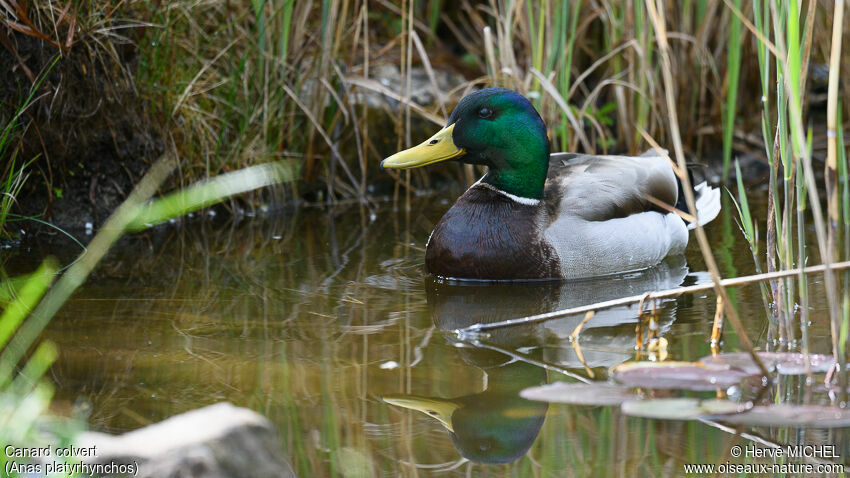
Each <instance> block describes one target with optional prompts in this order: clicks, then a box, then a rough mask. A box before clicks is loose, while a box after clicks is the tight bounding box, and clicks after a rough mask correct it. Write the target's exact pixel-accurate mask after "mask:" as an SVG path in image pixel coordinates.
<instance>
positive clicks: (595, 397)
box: [519, 382, 637, 405]
mask: <svg viewBox="0 0 850 478" xmlns="http://www.w3.org/2000/svg"><path fill="white" fill-rule="evenodd" d="M519 396H520V397H522V398H525V399H528V400H536V401H539V402H550V403H569V404H572V405H619V404H621V403H623V402H626V401H629V400H634V399H635V398H637V397H636V396H635V394H634V393H633V392H631V391H630V389H629V387H624V386H622V385H617V384H614V383H608V382H591V383H567V382H555V383H552V384H549V385H542V386H540V387H529V388H526V389H525V390H523V391H521V392H519Z"/></svg>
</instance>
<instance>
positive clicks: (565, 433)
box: [5, 194, 850, 476]
mask: <svg viewBox="0 0 850 478" xmlns="http://www.w3.org/2000/svg"><path fill="white" fill-rule="evenodd" d="M452 200H453V195H450V194H447V195H444V196H441V197H431V198H425V199H416V200H414V202H413V204H412V205H411V207H410V208H409V209H408V208H404V207H399V208H394V207H393V204H392V203H391V202H386V203H383V204H381V205H379V207H378V209H376V210H374V211H371V212H370V211H368V210H365V209H362V208H360V207H358V206H347V207H336V208H332V209H322V208H304V209H301V210H299V211H297V212H295V213H293V214H287V215H281V216H277V217H272V218H263V219H252V220H250V221H242V222H230V221H226V220H221V219H218V220H211V219H206V218H204V219H201V218H195V219H190V220H187V221H186V222H185V223H184V224H183V225H182V226H179V227H177V226H167V227H162V228H159V229H156V230H154V231H149V232H147V233H144V234H139V235H136V236H133V237H129V238H125V239H123V240H122V241H121V242H119V243H118V244H117V245H116V247H115V248H114V249H113V250H112V251H111V252H110V254H109V255H108V256H107V258H106V259H105V260H104V262H103V263H102V264H101V265H100V266H99V268H98V269H97V270H96V272H95V274H94V275H93V276H92V278H91V279H90V280H89V281H88V282H87V283H86V285H85V286H84V287H83V288H82V289H81V290H79V291H78V292H77V293H76V294H75V295H74V297H73V299H72V300H71V301H70V302H69V303H68V304H66V306H65V307H64V308H63V309H62V310H61V312H60V313H59V315H58V316H57V317H56V318H55V320H54V321H53V322H52V323H51V325H50V327H49V329H48V330H47V332H46V337H47V338H49V339H50V340H52V341H54V342H55V343H57V344H58V345H59V347H60V351H61V355H60V358H59V360H58V361H57V363H56V364H55V365H54V367H53V369H52V379H53V380H54V382H55V384H56V388H57V399H56V401H55V403H54V407H55V408H56V409H57V410H58V411H60V412H62V413H71V410H76V411H78V412H79V411H80V410H82V411H84V412H86V413H88V414H89V418H88V421H89V425H90V427H91V428H92V429H95V430H104V431H109V432H121V431H126V430H131V429H134V428H138V427H141V426H144V425H147V424H150V423H153V422H156V421H160V420H162V419H164V418H167V417H169V416H172V415H174V414H177V413H180V412H184V411H187V410H191V409H195V408H198V407H200V406H204V405H208V404H212V403H216V402H220V401H230V402H232V403H234V404H236V405H240V406H244V407H248V408H251V409H254V410H257V411H258V412H260V413H262V414H263V415H265V416H267V417H268V418H269V419H270V420H271V421H272V422H273V423H274V424H275V425H276V426H277V428H278V430H279V432H280V436H281V441H282V444H283V447H284V449H285V452H286V453H287V454H288V458H289V460H290V462H291V463H292V465H293V468H294V469H295V470H296V472H297V473H298V474H299V476H336V475H342V476H430V475H438V476H490V475H492V476H506V475H507V476H572V475H578V476H614V475H618V476H658V475H669V476H677V475H681V474H683V465H684V464H686V463H726V462H727V461H729V462H732V463H746V462H752V461H759V460H755V459H751V458H750V459H748V458H746V457H740V458H735V457H733V456H732V455H731V454H730V450H732V447H733V446H734V445H741V446H747V445H748V444H749V445H752V443H753V442H752V441H750V439H748V438H743V437H742V436H740V435H736V434H735V433H734V432H731V431H730V430H729V429H724V428H723V427H720V426H717V425H713V424H707V423H701V422H695V421H690V422H684V421H661V420H650V419H642V418H632V417H627V416H625V415H623V414H622V413H621V411H620V410H619V408H617V407H588V406H570V405H562V404H546V403H543V402H533V401H528V400H525V399H522V398H519V396H518V393H519V391H520V390H522V389H524V388H526V387H532V386H536V385H540V384H544V383H551V382H555V381H568V382H574V381H576V379H575V378H574V377H575V376H576V375H578V376H581V377H588V376H589V375H590V374H592V375H593V376H594V377H595V378H596V379H604V378H605V377H606V376H607V373H608V369H609V368H610V367H611V366H613V365H616V364H619V363H621V362H624V361H627V360H630V359H634V358H636V357H638V356H639V354H638V352H636V351H635V325H636V321H637V316H638V311H637V308H636V307H632V308H626V307H621V308H617V309H612V310H609V311H605V312H600V313H599V314H598V315H597V316H596V317H594V318H592V319H591V320H590V321H589V322H588V323H587V324H586V325H585V328H584V330H583V332H582V335H581V339H580V345H581V349H577V348H575V347H574V346H573V345H572V343H571V342H570V340H569V335H570V333H571V332H572V331H573V329H574V328H575V327H576V325H577V324H578V323H579V321H580V320H581V318H582V317H567V318H563V319H558V320H553V321H549V322H546V323H542V324H537V325H533V326H526V327H516V328H506V329H501V330H497V331H495V332H493V333H492V334H491V335H490V336H489V337H488V338H486V339H484V340H482V341H481V342H479V343H476V344H472V343H466V342H462V341H460V340H459V339H458V337H457V336H456V335H454V334H452V333H451V332H450V331H451V330H452V329H456V328H459V327H464V326H467V325H470V324H473V323H476V322H492V321H496V320H503V319H507V318H516V317H522V316H527V315H531V314H535V313H540V312H548V311H551V310H556V309H562V308H566V307H572V306H578V305H584V304H589V303H593V302H598V301H601V300H608V299H612V298H617V297H622V296H631V295H636V294H640V293H642V292H645V291H650V290H660V289H667V288H672V287H677V286H680V285H690V284H697V283H705V282H707V281H708V280H709V279H708V274H707V273H706V272H704V271H705V266H704V263H703V261H702V258H701V256H700V254H699V251H698V248H697V246H696V241H695V239H693V237H692V240H691V244H690V245H689V247H688V250H687V253H686V257H684V258H674V259H673V260H668V261H667V262H665V263H664V264H663V265H662V266H660V267H658V268H655V269H652V270H650V271H646V272H643V273H636V274H630V275H627V276H622V277H607V278H602V279H597V280H586V281H571V282H564V283H554V282H551V283H534V284H512V285H511V284H501V285H470V284H452V283H443V282H440V281H437V280H434V279H433V278H431V277H428V276H426V274H425V272H424V248H425V242H426V240H427V238H428V235H429V233H430V231H431V228H432V227H433V226H434V224H435V223H436V221H437V220H438V219H439V218H440V216H441V215H442V214H443V212H445V210H446V209H448V207H449V206H450V205H451V201H452ZM732 211H734V207H733V206H732V205H731V203H728V201H727V202H726V204H724V210H723V212H722V214H721V216H719V217H718V218H717V219H716V220H715V221H714V222H713V223H711V224H710V225H709V226H708V228H707V232H708V234H709V236H710V238H711V243H712V247H713V250H714V252H715V255H716V257H717V260H718V263H719V265H720V267H721V269H722V272H723V274H724V275H725V276H727V277H731V276H735V275H745V274H750V273H753V272H754V268H753V264H752V257H751V255H750V252H749V250H748V248H747V246H746V244H745V242H744V240H743V238H742V237H741V234H740V232H739V231H738V229H737V226H736V224H735V221H734V217H733V215H732ZM76 253H77V251H76V250H75V249H74V246H68V245H66V246H61V247H58V246H40V247H32V248H30V249H28V250H27V251H26V252H22V253H20V254H19V255H17V256H16V257H14V258H11V259H7V262H6V264H5V267H6V269H7V272H8V273H10V274H14V273H22V272H26V271H29V270H32V269H33V268H34V267H35V264H36V263H37V261H38V260H40V259H41V258H42V257H44V256H45V255H47V254H54V255H57V256H58V257H59V258H60V260H61V261H64V262H65V263H68V262H70V261H71V260H72V258H73V257H74V255H75V254H76ZM820 282H821V278H820V277H818V276H815V277H813V278H812V304H816V305H817V307H813V309H812V311H811V320H812V327H811V329H810V334H811V336H812V339H811V347H812V351H813V352H821V353H829V352H830V347H831V346H830V340H829V324H828V318H827V316H826V313H825V311H824V308H823V306H822V304H824V300H823V297H822V292H821V291H820V288H819V285H820ZM734 295H735V299H736V301H737V303H738V310H739V311H740V315H741V318H742V319H743V321H744V324H745V327H746V329H747V332H748V334H749V336H750V338H751V339H752V340H753V341H754V342H755V343H756V344H757V345H758V346H760V347H761V348H766V347H767V344H766V343H765V342H766V337H767V328H768V322H767V320H766V318H765V316H764V308H763V305H762V301H761V297H760V295H759V290H758V287H756V286H748V287H742V288H738V289H737V290H735V292H734ZM657 308H658V310H657V312H658V324H659V327H660V331H661V334H662V335H663V337H664V338H666V339H667V341H668V347H667V351H668V354H669V357H668V359H672V360H695V359H697V358H699V357H702V356H704V355H707V354H709V353H710V349H709V345H708V337H709V335H710V332H711V326H712V318H713V316H714V311H715V298H714V294H713V293H711V292H708V293H701V294H696V295H688V296H682V297H679V298H677V299H671V300H666V301H662V302H659V303H658V304H657ZM723 350H724V351H730V352H734V351H738V350H739V349H738V347H737V340H736V338H735V336H734V334H733V333H732V330H731V327H728V330H726V331H725V335H724V344H723ZM644 354H645V353H644ZM800 380H801V379H800V378H799V377H792V378H788V379H786V380H785V381H784V382H783V383H780V385H779V386H777V387H774V388H773V391H772V392H771V393H773V394H774V395H776V399H777V400H779V399H780V398H782V397H783V396H785V397H786V398H787V397H794V396H796V395H795V394H798V393H799V388H800V387H799V384H800V382H799V381H800ZM648 393H649V392H648ZM654 393H655V395H656V396H680V395H687V396H700V397H713V396H715V395H716V393H715V392H708V393H694V392H691V393H685V394H682V393H679V392H654ZM783 394H784V395H783ZM818 400H821V399H819V398H817V397H816V399H815V402H817V401H818ZM413 408H419V409H421V410H423V411H425V412H426V413H423V412H421V411H417V410H414V409H413ZM427 412H430V416H429V414H428V413H427ZM449 429H451V430H452V432H450V431H449ZM741 430H742V431H744V432H748V433H750V434H751V436H750V438H751V437H752V435H755V436H758V437H761V438H762V439H764V440H767V441H770V442H775V443H779V444H788V443H815V444H819V443H828V444H835V445H837V447H838V448H837V453H838V454H839V455H840V456H841V458H839V459H838V461H839V462H847V461H848V458H847V457H850V448H848V441H847V437H846V436H845V435H846V433H845V431H844V430H841V429H839V430H795V429H788V428H765V427H761V428H749V427H743V428H742V429H741ZM770 462H771V463H773V461H770Z"/></svg>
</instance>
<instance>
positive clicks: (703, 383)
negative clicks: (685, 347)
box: [611, 362, 753, 391]
mask: <svg viewBox="0 0 850 478" xmlns="http://www.w3.org/2000/svg"><path fill="white" fill-rule="evenodd" d="M611 373H612V375H613V377H614V379H616V380H617V381H618V382H620V383H621V384H623V385H626V386H628V387H643V388H654V389H679V390H698V391H699V390H714V389H716V388H726V387H730V386H732V385H737V384H739V383H740V382H741V381H742V380H744V379H746V378H748V377H751V376H752V375H753V374H752V373H748V372H745V371H742V370H738V369H733V368H729V367H706V366H705V365H703V364H701V363H697V362H626V363H623V364H620V365H617V366H615V367H613V368H612V369H611Z"/></svg>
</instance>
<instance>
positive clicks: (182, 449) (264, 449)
mask: <svg viewBox="0 0 850 478" xmlns="http://www.w3.org/2000/svg"><path fill="white" fill-rule="evenodd" d="M78 445H79V446H80V447H96V448H94V450H95V456H94V457H89V458H82V460H83V462H84V463H85V464H88V465H92V466H95V467H96V466H104V465H107V466H108V465H113V468H114V465H115V464H131V465H133V466H136V467H138V473H137V474H135V476H138V477H157V478H190V477H191V478H241V477H246V478H248V477H251V478H264V477H269V478H272V477H274V478H279V477H290V476H295V473H294V472H293V470H292V467H291V466H290V464H289V463H288V462H287V460H286V459H285V458H284V457H283V453H282V449H281V446H280V443H279V441H278V438H277V432H276V431H275V429H274V426H273V425H272V424H271V422H269V420H268V419H266V418H265V417H263V416H262V415H259V414H258V413H256V412H254V411H252V410H249V409H247V408H241V407H235V406H233V405H232V404H230V403H218V404H215V405H210V406H208V407H204V408H200V409H198V410H193V411H190V412H186V413H183V414H180V415H176V416H173V417H171V418H169V419H167V420H165V421H162V422H160V423H156V424H153V425H150V426H147V427H145V428H141V429H139V430H134V431H132V432H128V433H125V434H123V435H120V436H113V435H108V434H104V433H93V432H88V433H84V434H82V435H81V436H80V438H79V439H78ZM95 471H96V469H95ZM105 471H107V472H106V473H98V474H96V475H95V476H124V474H123V473H114V474H113V473H109V472H108V470H105Z"/></svg>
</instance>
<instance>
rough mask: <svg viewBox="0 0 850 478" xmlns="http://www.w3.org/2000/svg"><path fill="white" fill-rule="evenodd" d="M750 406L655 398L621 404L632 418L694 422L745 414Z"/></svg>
mask: <svg viewBox="0 0 850 478" xmlns="http://www.w3.org/2000/svg"><path fill="white" fill-rule="evenodd" d="M750 406H751V405H749V404H745V403H737V402H733V401H730V400H718V399H710V400H698V399H696V398H657V399H652V400H632V401H630V402H625V403H623V407H622V409H623V413H625V414H626V415H631V416H633V417H643V418H658V419H662V420H694V419H697V418H701V417H704V416H717V415H723V416H724V418H723V419H724V420H725V416H726V415H728V414H735V413H741V412H745V411H746V410H747V409H748V408H749V407H750Z"/></svg>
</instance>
